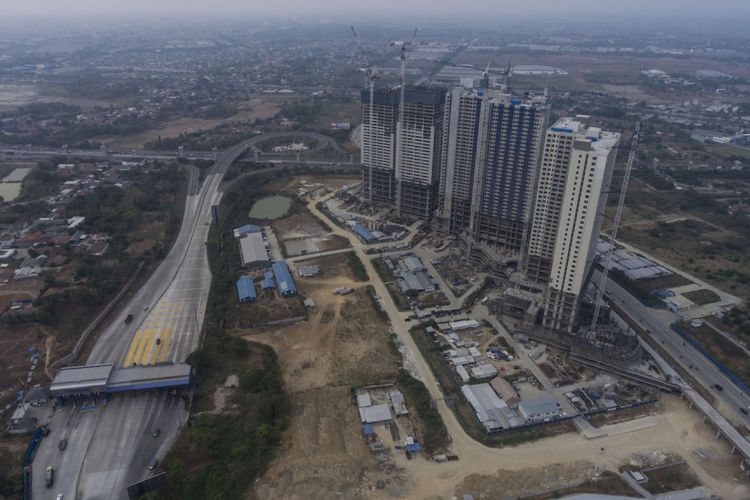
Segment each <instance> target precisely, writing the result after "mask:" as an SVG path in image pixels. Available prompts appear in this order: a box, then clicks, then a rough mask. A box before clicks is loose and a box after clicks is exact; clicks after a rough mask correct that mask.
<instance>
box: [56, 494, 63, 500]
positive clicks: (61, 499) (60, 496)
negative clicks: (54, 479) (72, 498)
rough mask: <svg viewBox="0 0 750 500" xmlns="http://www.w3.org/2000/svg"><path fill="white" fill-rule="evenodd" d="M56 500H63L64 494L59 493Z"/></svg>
mask: <svg viewBox="0 0 750 500" xmlns="http://www.w3.org/2000/svg"><path fill="white" fill-rule="evenodd" d="M55 500H63V494H62V493H58V494H57V496H56V497H55Z"/></svg>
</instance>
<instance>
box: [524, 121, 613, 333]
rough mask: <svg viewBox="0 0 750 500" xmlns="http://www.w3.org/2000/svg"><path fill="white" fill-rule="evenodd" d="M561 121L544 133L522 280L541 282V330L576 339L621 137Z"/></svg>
mask: <svg viewBox="0 0 750 500" xmlns="http://www.w3.org/2000/svg"><path fill="white" fill-rule="evenodd" d="M585 119H586V117H577V118H575V119H573V118H563V119H561V120H559V121H558V122H557V123H555V124H554V125H553V126H552V127H551V128H550V129H549V130H548V131H547V137H546V142H545V147H544V155H543V159H542V167H541V171H540V176H539V186H538V190H537V198H536V206H535V210H534V218H533V221H532V228H531V235H530V238H529V251H528V254H529V255H528V262H527V275H528V277H530V278H533V279H535V280H537V281H539V282H546V283H547V284H548V286H547V292H546V297H545V310H544V317H543V320H542V322H543V325H544V326H545V327H546V328H547V329H549V330H552V331H556V332H561V333H568V334H575V333H576V332H575V323H576V316H577V312H578V305H579V303H580V297H581V294H582V292H583V290H584V286H585V283H586V280H587V278H588V275H589V272H590V270H591V264H592V261H593V257H594V250H595V248H596V242H597V239H598V237H599V231H600V229H601V224H602V218H603V214H604V210H605V208H606V202H607V191H608V189H609V183H610V181H611V178H612V171H613V169H614V162H615V157H616V154H617V145H618V142H619V140H620V135H619V134H617V133H613V132H604V131H602V130H601V129H599V128H595V127H587V126H586V124H585V121H584V120H585Z"/></svg>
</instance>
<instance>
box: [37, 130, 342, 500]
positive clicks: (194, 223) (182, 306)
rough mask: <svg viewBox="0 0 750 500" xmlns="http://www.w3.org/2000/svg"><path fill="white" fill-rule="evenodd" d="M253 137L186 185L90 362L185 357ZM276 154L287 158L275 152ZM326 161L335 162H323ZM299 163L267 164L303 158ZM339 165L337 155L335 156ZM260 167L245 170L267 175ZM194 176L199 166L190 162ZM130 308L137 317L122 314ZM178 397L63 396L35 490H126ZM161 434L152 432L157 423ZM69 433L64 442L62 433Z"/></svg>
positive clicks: (155, 448) (156, 451) (158, 447)
mask: <svg viewBox="0 0 750 500" xmlns="http://www.w3.org/2000/svg"><path fill="white" fill-rule="evenodd" d="M262 139H263V138H262V137H255V138H253V139H250V140H248V141H245V142H243V143H240V144H238V145H236V146H234V147H232V148H230V149H228V150H227V151H225V152H223V153H221V154H220V156H219V158H218V160H217V161H216V163H215V164H214V166H213V167H212V168H211V170H210V172H209V174H208V175H207V177H206V179H205V181H204V183H203V185H202V186H201V189H200V190H194V189H191V190H190V193H189V195H188V197H187V200H186V203H185V211H184V215H183V225H182V227H181V229H180V233H179V235H178V236H177V239H176V240H175V243H174V245H173V247H172V249H171V251H170V252H169V254H168V255H167V257H166V258H165V259H164V261H163V262H162V263H161V264H160V266H159V267H158V268H157V269H156V270H155V271H154V272H153V274H152V275H151V276H150V277H149V279H148V281H147V282H146V283H145V285H144V286H143V287H142V288H141V289H140V290H139V291H138V292H137V293H136V294H135V295H134V296H133V298H132V299H131V300H130V302H129V304H128V307H126V308H124V309H123V310H122V312H121V313H120V315H119V317H117V318H115V319H114V320H113V322H112V323H111V324H110V325H108V327H107V328H106V329H105V330H104V331H103V332H102V334H101V335H100V337H99V339H98V340H97V342H96V344H95V346H94V348H93V349H92V352H91V354H90V355H89V358H88V360H87V364H98V363H113V364H114V365H115V367H129V366H136V365H149V364H154V363H159V362H168V361H172V362H184V361H185V359H186V358H187V356H188V355H189V354H190V353H191V352H192V351H193V350H195V348H196V347H197V345H198V341H199V332H200V328H199V325H201V324H202V323H203V316H204V314H205V308H206V300H207V298H208V292H209V287H210V283H211V274H210V271H209V267H208V260H207V254H206V246H205V242H206V239H207V235H208V230H209V227H210V221H211V206H212V205H214V204H216V203H218V201H219V200H220V198H221V196H222V194H223V193H222V191H221V189H220V187H221V183H222V178H223V176H224V173H225V172H226V170H227V169H228V168H229V166H230V165H231V163H232V162H233V161H234V160H235V159H237V158H238V157H239V156H240V155H241V154H242V153H243V152H244V151H245V150H247V148H248V147H249V146H250V145H252V144H253V143H256V142H258V141H259V140H262ZM278 163H284V162H283V160H278ZM320 163H321V164H324V165H331V162H330V161H329V162H320ZM305 166H306V165H305V164H291V165H280V166H278V167H272V168H273V169H279V170H280V169H282V168H284V169H297V168H300V169H302V168H305ZM331 166H332V167H333V168H334V169H339V168H340V167H338V166H337V165H331ZM268 170H269V169H261V170H258V171H255V172H249V173H247V174H244V175H243V177H245V176H252V175H264V174H266V173H267V172H268ZM188 172H189V175H190V178H189V183H190V185H194V184H195V177H196V174H197V172H196V169H188ZM128 314H132V315H133V321H132V322H130V323H129V324H128V325H126V324H125V318H126V317H127V315H128ZM187 416H188V411H187V409H186V408H185V406H184V403H183V401H182V400H181V399H177V398H174V397H172V396H170V395H169V394H168V393H167V392H165V391H152V392H148V393H141V394H137V395H136V394H126V395H117V396H114V397H112V398H111V399H110V401H109V402H108V403H106V404H105V405H102V404H100V405H99V406H98V407H97V408H94V409H82V407H81V406H77V407H74V406H72V405H68V406H66V407H64V408H62V409H60V410H59V411H58V412H57V414H55V415H54V416H53V417H52V418H51V419H50V429H51V433H50V436H49V438H47V439H44V440H43V441H42V444H41V445H40V448H39V451H38V452H37V455H36V458H35V460H34V471H35V474H33V476H32V484H33V487H32V491H33V496H34V498H55V497H56V496H57V494H59V493H62V494H64V496H65V498H87V499H99V498H126V494H125V487H126V486H127V485H128V484H131V483H133V482H136V481H138V480H140V479H143V478H144V477H146V476H147V474H148V471H147V468H148V464H149V463H150V462H151V461H152V460H153V459H154V458H158V459H161V458H163V456H164V455H165V454H166V452H167V451H168V450H169V447H170V445H171V443H172V442H173V441H174V439H176V437H177V434H178V432H179V430H180V428H181V427H182V425H183V424H184V422H185V421H186V419H187ZM157 428H158V429H160V431H161V432H160V435H159V436H158V437H156V438H155V437H154V436H153V433H154V430H155V429H157ZM62 438H65V439H67V440H68V446H67V448H66V449H65V450H64V451H62V452H61V451H59V450H58V449H57V444H58V443H59V440H60V439H62ZM47 465H52V466H53V467H55V471H56V473H55V485H54V486H53V487H52V488H49V489H47V488H45V486H44V478H43V476H44V474H43V470H44V468H46V467H47Z"/></svg>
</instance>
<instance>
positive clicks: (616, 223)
mask: <svg viewBox="0 0 750 500" xmlns="http://www.w3.org/2000/svg"><path fill="white" fill-rule="evenodd" d="M640 135H641V122H640V120H638V121H636V122H635V129H634V131H633V137H631V138H630V152H629V153H628V162H627V163H626V164H625V174H624V176H623V178H622V186H620V197H619V199H618V201H617V209H616V210H615V218H614V220H613V222H612V232H611V234H610V245H611V246H610V247H609V250H607V254H606V257H605V259H606V261H608V262H609V261H611V259H612V254H613V253H614V250H615V242H616V241H617V230H618V229H619V228H620V220H621V219H622V209H623V207H624V206H625V194H626V193H627V191H628V182H630V172H631V171H632V170H633V161H634V160H635V150H636V148H637V147H638V139H639V137H640ZM602 267H603V268H604V270H603V271H602V279H601V281H600V282H599V288H598V290H597V291H596V297H595V298H594V318H593V319H592V320H591V328H590V331H591V332H596V326H597V323H598V322H599V311H600V309H601V304H602V298H603V297H604V289H605V287H606V286H607V278H608V276H609V268H608V267H607V266H602Z"/></svg>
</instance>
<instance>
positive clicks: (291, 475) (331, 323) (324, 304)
mask: <svg viewBox="0 0 750 500" xmlns="http://www.w3.org/2000/svg"><path fill="white" fill-rule="evenodd" d="M335 257H337V256H331V257H326V258H322V259H313V260H311V261H310V262H312V263H319V264H320V265H321V268H322V269H323V273H322V274H321V275H320V276H318V277H315V278H307V279H300V280H298V282H297V285H298V287H299V289H300V291H301V293H303V294H304V295H306V296H308V297H312V298H313V300H315V302H316V304H317V309H316V310H315V311H314V312H313V313H312V314H311V316H310V319H309V321H307V322H304V323H298V324H295V325H291V326H287V327H283V328H273V329H270V328H269V329H266V330H265V331H261V333H257V334H249V335H246V336H245V338H247V339H249V340H253V341H256V342H262V343H266V344H268V345H270V346H272V347H273V348H274V349H275V350H276V352H277V353H278V355H279V361H280V363H281V367H282V370H283V373H284V377H285V383H286V389H287V391H288V392H289V394H290V399H291V404H292V419H291V423H290V428H289V430H288V431H287V434H286V437H285V439H284V444H283V447H282V450H281V451H280V453H279V457H278V458H277V459H276V460H275V461H274V462H273V464H272V465H271V468H270V470H269V471H268V472H267V474H266V475H265V476H264V477H263V478H262V479H261V480H260V481H258V483H257V484H256V487H255V491H254V492H253V494H254V496H255V497H256V498H264V499H265V498H289V499H323V498H332V497H338V498H354V497H361V496H362V495H364V494H365V493H367V492H370V491H373V490H375V488H376V485H377V483H378V481H382V482H381V486H385V489H384V490H382V491H389V492H390V494H391V495H396V496H399V495H400V494H401V492H402V486H401V481H402V479H403V478H401V477H400V475H399V473H398V471H396V472H391V473H390V475H386V473H385V472H383V471H381V470H379V469H378V466H377V463H376V461H375V459H374V458H373V456H372V455H371V453H370V452H369V450H368V448H367V445H366V443H365V441H364V439H363V438H362V435H361V427H360V421H359V415H358V413H357V409H356V406H355V404H354V399H353V396H352V391H351V389H352V387H353V386H358V385H365V384H373V383H379V382H388V381H393V379H394V378H395V376H396V370H397V367H398V358H397V353H396V352H394V351H393V350H392V349H391V347H390V346H389V342H388V335H389V333H388V327H387V326H386V324H385V323H384V322H382V321H381V320H379V319H378V317H377V315H376V314H375V312H374V311H373V309H372V302H371V299H370V297H369V296H368V295H367V290H366V288H364V287H363V286H362V283H361V282H359V283H358V282H355V281H354V280H353V279H352V276H351V274H350V271H349V268H348V266H341V265H338V266H336V265H335V264H334V262H333V260H332V259H333V258H335ZM341 286H348V287H352V288H356V287H358V286H359V287H360V288H358V289H356V290H355V293H353V294H351V295H347V296H338V295H334V294H333V293H332V290H333V289H334V288H336V287H341Z"/></svg>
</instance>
